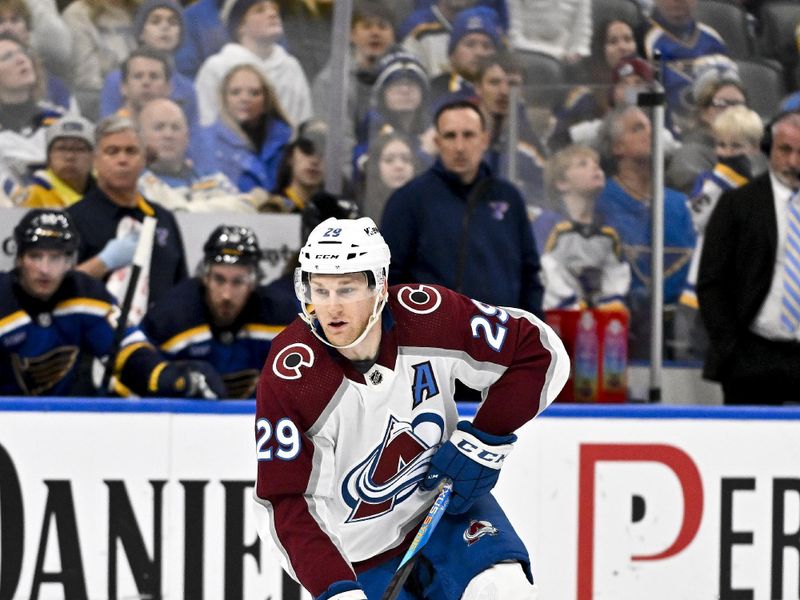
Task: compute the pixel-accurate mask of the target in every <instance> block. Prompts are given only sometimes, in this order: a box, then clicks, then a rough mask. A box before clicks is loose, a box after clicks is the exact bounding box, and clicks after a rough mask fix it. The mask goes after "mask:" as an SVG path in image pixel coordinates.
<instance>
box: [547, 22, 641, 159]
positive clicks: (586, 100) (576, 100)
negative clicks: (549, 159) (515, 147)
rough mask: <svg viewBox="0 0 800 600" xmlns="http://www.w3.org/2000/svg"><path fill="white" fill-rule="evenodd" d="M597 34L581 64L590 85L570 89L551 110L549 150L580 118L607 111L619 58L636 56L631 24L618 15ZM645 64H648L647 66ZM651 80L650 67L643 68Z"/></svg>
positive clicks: (559, 145) (561, 141)
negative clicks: (589, 51)
mask: <svg viewBox="0 0 800 600" xmlns="http://www.w3.org/2000/svg"><path fill="white" fill-rule="evenodd" d="M598 31H599V32H600V34H601V35H599V36H597V37H596V38H595V39H593V40H592V53H591V55H590V56H588V57H587V58H586V60H585V61H584V64H583V69H582V70H583V75H582V77H583V80H584V81H587V82H589V83H590V84H591V85H579V86H577V87H574V88H572V89H571V90H570V91H569V92H568V93H567V94H566V96H565V98H564V101H563V103H562V104H561V105H560V106H558V107H556V109H555V110H554V111H553V115H554V119H555V125H554V126H553V131H552V133H551V135H550V138H549V140H548V145H549V146H550V148H551V149H552V150H557V149H559V148H563V147H564V146H567V145H569V144H570V143H572V141H573V140H572V138H571V137H570V133H569V128H570V127H571V126H573V125H575V124H577V123H580V122H583V121H594V120H596V119H602V118H603V117H604V116H605V115H606V113H608V111H610V110H611V108H612V107H611V98H612V94H611V91H610V90H611V86H612V85H613V84H614V77H615V75H614V74H615V69H616V67H617V65H619V64H620V63H621V61H622V60H623V59H627V58H629V57H633V56H635V55H636V39H635V37H634V29H633V25H631V24H630V23H628V22H627V21H625V20H623V19H619V18H611V19H608V20H607V21H605V22H604V23H603V24H602V25H601V26H600V28H599V29H598ZM648 67H649V65H648ZM646 70H647V72H648V73H650V78H651V79H652V77H653V75H652V72H653V70H652V68H648V69H646Z"/></svg>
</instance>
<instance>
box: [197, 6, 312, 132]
mask: <svg viewBox="0 0 800 600" xmlns="http://www.w3.org/2000/svg"><path fill="white" fill-rule="evenodd" d="M227 25H228V32H229V33H230V36H231V39H232V40H235V41H233V42H230V43H228V44H225V46H223V47H222V50H220V51H219V52H218V53H217V54H214V55H213V56H210V57H208V59H207V60H206V61H205V62H204V63H203V66H202V67H200V70H199V71H198V73H197V79H195V88H196V90H197V102H198V108H199V110H200V124H201V125H210V124H211V123H213V122H214V120H215V119H216V118H217V114H218V112H219V110H220V98H219V96H218V94H219V89H220V88H219V84H220V81H222V79H223V77H225V74H226V73H228V72H230V69H231V68H232V67H235V66H237V65H241V64H250V65H255V66H256V67H257V68H258V69H259V70H260V71H261V72H262V73H263V75H264V77H265V78H266V80H267V81H268V82H269V84H270V86H272V88H273V89H274V90H275V94H276V97H277V101H278V102H279V104H280V107H281V110H282V111H283V113H284V114H285V115H286V116H287V119H288V120H287V122H288V123H289V124H291V125H294V124H297V123H302V122H303V121H305V120H306V119H309V118H311V116H312V113H313V110H312V106H311V90H310V88H309V86H308V80H307V79H306V76H305V73H304V72H303V68H302V67H301V66H300V63H299V62H298V60H297V59H296V58H295V57H294V56H292V55H291V54H289V53H288V52H287V51H286V50H285V49H284V48H283V46H281V45H280V44H278V41H279V40H280V39H281V37H282V36H283V24H282V22H281V16H280V13H279V11H278V5H277V3H276V2H274V1H273V0H236V2H235V3H234V4H233V6H232V8H231V10H230V13H229V14H228V20H227Z"/></svg>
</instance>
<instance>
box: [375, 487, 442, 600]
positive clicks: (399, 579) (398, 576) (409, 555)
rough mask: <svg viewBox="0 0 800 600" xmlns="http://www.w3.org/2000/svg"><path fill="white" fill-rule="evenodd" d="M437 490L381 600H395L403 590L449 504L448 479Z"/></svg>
mask: <svg viewBox="0 0 800 600" xmlns="http://www.w3.org/2000/svg"><path fill="white" fill-rule="evenodd" d="M439 490H440V491H439V495H438V496H437V497H436V500H434V501H433V505H432V506H431V509H430V510H429V511H428V515H427V516H426V517H425V520H424V521H422V525H420V527H419V530H418V531H417V535H415V536H414V540H413V541H412V542H411V545H410V546H409V547H408V550H406V553H405V555H404V556H403V560H401V561H400V565H399V566H398V567H397V571H395V573H394V575H393V576H392V579H391V581H389V585H388V586H386V591H385V592H384V593H383V596H381V600H395V599H396V598H397V596H398V595H399V594H400V590H402V589H403V585H404V584H405V582H406V580H407V579H408V576H409V575H410V574H411V571H412V570H413V569H414V565H415V564H416V562H417V559H418V558H419V553H420V552H421V551H422V548H423V547H424V546H425V544H427V543H428V540H429V539H430V537H431V535H432V534H433V530H434V529H436V525H438V524H439V521H440V520H441V518H442V515H443V514H444V511H445V509H446V508H447V505H448V504H449V503H450V496H451V495H452V493H453V482H452V481H450V480H449V479H445V480H444V482H443V483H442V485H441V486H440V488H439Z"/></svg>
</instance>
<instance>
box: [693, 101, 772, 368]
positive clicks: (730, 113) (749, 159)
mask: <svg viewBox="0 0 800 600" xmlns="http://www.w3.org/2000/svg"><path fill="white" fill-rule="evenodd" d="M711 131H712V134H713V136H714V152H715V154H716V158H717V163H716V165H714V167H713V169H710V170H708V171H705V172H703V173H701V174H700V175H699V176H698V177H697V180H696V181H695V184H694V189H693V190H692V193H691V195H690V196H689V203H688V206H689V209H690V210H691V215H692V223H693V225H694V230H695V233H696V234H697V243H696V244H695V247H694V252H693V253H692V260H691V263H690V264H689V274H688V275H687V277H686V287H685V288H684V290H683V292H682V293H681V296H680V301H679V302H680V306H679V311H678V317H679V320H678V325H679V326H680V327H681V328H682V329H683V331H684V332H685V333H684V335H682V336H680V337H678V339H681V338H683V339H686V340H687V344H688V348H687V349H686V356H685V357H684V358H696V359H701V358H703V356H704V355H705V351H706V349H707V347H708V337H707V335H706V333H705V329H704V327H703V323H702V320H701V319H700V315H699V312H698V307H699V304H698V301H697V293H696V290H695V286H696V284H697V272H698V269H699V267H700V256H701V254H702V252H703V240H704V236H705V229H706V225H707V224H708V219H709V217H710V216H711V213H712V212H713V210H714V207H715V206H716V205H717V201H718V200H719V197H720V196H721V195H722V193H723V192H725V191H727V190H730V189H734V188H738V187H741V186H742V185H744V184H745V183H747V182H748V181H749V180H750V179H752V178H753V176H754V175H755V174H757V173H756V168H755V167H756V166H757V164H758V162H759V160H758V159H760V158H761V152H760V147H759V146H760V143H761V137H762V135H763V133H764V125H763V123H762V122H761V118H760V117H759V116H758V113H757V112H755V111H754V110H751V109H749V108H747V107H746V106H743V105H738V106H734V107H732V108H729V109H728V110H725V111H724V112H722V113H720V114H718V115H717V117H716V118H715V119H714V121H713V123H712V124H711Z"/></svg>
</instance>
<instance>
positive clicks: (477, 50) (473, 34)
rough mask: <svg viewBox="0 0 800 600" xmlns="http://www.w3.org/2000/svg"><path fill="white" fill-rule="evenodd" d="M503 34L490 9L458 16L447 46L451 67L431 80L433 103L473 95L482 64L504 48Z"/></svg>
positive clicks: (471, 11) (474, 9)
mask: <svg viewBox="0 0 800 600" xmlns="http://www.w3.org/2000/svg"><path fill="white" fill-rule="evenodd" d="M501 35H502V30H501V29H500V23H499V21H498V18H497V13H496V12H494V11H493V10H492V9H491V8H487V7H485V6H476V7H473V8H468V9H466V10H463V11H461V12H460V13H458V16H457V17H456V19H455V21H453V31H452V33H451V34H450V43H449V44H448V46H447V55H448V58H449V59H450V66H449V69H448V70H447V72H445V73H441V74H440V75H437V76H436V77H434V78H433V79H431V93H430V97H431V104H434V105H435V104H436V101H437V100H438V99H440V98H442V97H444V96H448V97H454V96H460V97H463V98H469V97H470V96H473V95H474V94H475V87H474V86H475V82H476V81H477V79H478V68H479V66H480V62H481V60H482V59H484V58H486V57H488V56H491V55H493V54H496V53H497V51H498V50H500V49H502V48H503V47H504V44H503V42H502V39H501Z"/></svg>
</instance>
